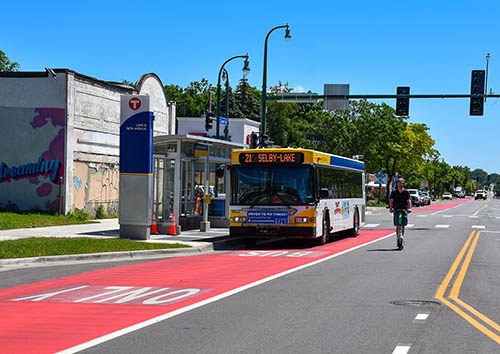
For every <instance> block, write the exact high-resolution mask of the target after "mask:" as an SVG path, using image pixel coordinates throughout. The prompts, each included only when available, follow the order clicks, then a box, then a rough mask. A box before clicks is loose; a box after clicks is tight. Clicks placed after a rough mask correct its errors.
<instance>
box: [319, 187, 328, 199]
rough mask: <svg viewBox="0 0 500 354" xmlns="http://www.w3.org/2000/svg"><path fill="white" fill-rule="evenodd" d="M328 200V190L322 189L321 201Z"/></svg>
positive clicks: (320, 192)
mask: <svg viewBox="0 0 500 354" xmlns="http://www.w3.org/2000/svg"><path fill="white" fill-rule="evenodd" d="M326 198H328V188H321V189H320V190H319V199H326Z"/></svg>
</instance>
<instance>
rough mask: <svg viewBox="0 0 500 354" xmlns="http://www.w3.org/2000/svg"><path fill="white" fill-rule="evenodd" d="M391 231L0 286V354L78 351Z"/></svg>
mask: <svg viewBox="0 0 500 354" xmlns="http://www.w3.org/2000/svg"><path fill="white" fill-rule="evenodd" d="M392 233H393V231H392V230H370V231H368V230H362V231H361V232H360V235H359V236H358V237H356V238H345V239H341V240H338V241H334V242H331V243H328V244H326V245H325V246H322V247H314V248H309V249H301V250H295V249H294V250H245V251H231V252H226V253H220V254H210V255H199V256H189V257H179V258H171V259H165V260H159V261H154V262H150V263H144V264H135V265H128V266H122V267H116V268H110V269H103V270H98V271H93V272H89V273H84V274H79V275H73V276H68V277H63V278H59V279H53V280H48V281H43V282H39V283H34V284H27V285H22V286H17V287H13V288H8V289H2V290H0V313H1V314H2V316H1V319H0V348H2V349H1V352H2V353H28V352H29V353H34V352H36V353H54V352H58V351H62V350H65V349H68V348H70V349H69V350H68V352H74V351H78V350H82V349H84V348H85V347H89V346H92V345H95V344H98V343H100V342H104V341H106V340H109V339H111V338H114V337H117V336H119V335H123V334H126V333H129V332H132V331H133V330H137V329H139V328H142V327H145V326H147V325H150V324H153V323H155V322H158V321H161V320H164V319H166V318H169V317H172V316H174V315H175V314H178V313H182V312H185V311H188V310H189V309H192V308H196V307H198V306H201V305H203V304H205V303H209V302H212V301H216V300H218V299H220V298H223V297H225V296H229V295H232V294H234V293H237V292H239V291H242V290H245V289H247V288H249V287H251V286H255V285H258V284H261V283H263V282H265V281H268V280H271V279H274V278H275V277H278V276H281V275H283V274H286V273H288V272H292V271H296V270H298V269H301V268H303V267H306V266H309V265H313V264H315V263H318V262H321V261H324V260H327V259H329V258H333V257H335V256H338V255H340V254H342V253H345V252H347V251H349V250H353V249H355V248H358V247H361V246H363V245H366V244H368V243H371V242H375V241H376V240H379V239H381V238H384V237H387V236H388V235H390V234H392ZM117 331H118V332H117ZM89 341H92V342H90V343H88V342H89ZM84 343H87V344H84ZM79 345H82V346H79ZM77 346H79V347H77Z"/></svg>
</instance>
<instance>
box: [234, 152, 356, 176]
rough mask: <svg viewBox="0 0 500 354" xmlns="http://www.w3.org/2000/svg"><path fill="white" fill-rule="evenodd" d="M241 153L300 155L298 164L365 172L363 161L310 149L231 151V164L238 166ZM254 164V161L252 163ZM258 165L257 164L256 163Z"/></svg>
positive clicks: (267, 160) (270, 160) (268, 160)
mask: <svg viewBox="0 0 500 354" xmlns="http://www.w3.org/2000/svg"><path fill="white" fill-rule="evenodd" d="M242 153H246V154H255V155H258V154H264V155H261V156H265V155H272V154H273V153H281V154H287V153H288V154H293V153H302V154H303V161H301V162H300V163H306V164H317V165H324V166H332V167H338V168H341V169H347V170H355V171H360V172H363V171H364V170H365V163H364V162H363V161H359V160H355V159H351V158H348V157H343V156H339V155H333V154H328V153H326V152H320V151H315V150H311V149H294V148H270V149H244V150H233V152H232V154H231V163H232V164H236V165H238V164H240V163H241V162H240V155H241V154H242ZM273 161H274V162H276V160H272V159H266V160H265V162H273ZM285 161H287V160H285ZM253 163H255V161H254V162H253ZM257 163H258V162H257Z"/></svg>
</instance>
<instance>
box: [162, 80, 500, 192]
mask: <svg viewBox="0 0 500 354" xmlns="http://www.w3.org/2000/svg"><path fill="white" fill-rule="evenodd" d="M210 88H213V86H211V85H210V84H209V83H208V82H207V80H205V79H202V81H201V82H196V81H195V82H191V83H190V85H189V86H188V87H186V88H182V87H180V86H177V85H168V86H165V92H166V94H167V97H168V98H169V99H170V100H175V101H177V102H178V103H177V112H178V115H179V116H193V117H197V116H201V114H202V113H203V112H204V111H205V109H206V108H207V107H208V97H209V96H208V91H209V90H210ZM221 91H222V92H221V101H222V103H221V115H222V116H224V115H226V113H225V100H226V98H225V90H224V89H222V90H221ZM292 91H293V89H291V88H289V87H288V83H287V82H285V83H283V82H281V81H279V82H278V84H277V85H275V86H272V87H271V88H270V93H269V95H280V94H283V93H289V92H292ZM261 100H262V93H261V92H260V90H258V89H257V88H256V87H253V86H250V85H249V84H248V81H247V79H246V78H243V79H241V80H240V81H239V83H238V85H237V87H236V89H235V91H234V92H233V90H232V89H231V88H230V89H229V103H230V112H229V114H230V117H243V118H249V119H253V120H256V121H260V108H261V107H260V103H261ZM213 103H214V105H215V103H216V98H213ZM212 111H215V109H212ZM266 129H267V131H266V133H267V134H268V135H269V138H270V140H271V141H273V142H274V144H275V145H278V146H283V147H303V148H311V149H316V150H320V151H325V152H329V153H333V154H337V155H342V156H347V157H351V156H353V155H363V156H364V158H363V161H364V162H365V168H366V171H367V172H368V173H376V172H377V171H379V170H383V171H384V172H385V173H387V174H388V177H389V183H392V182H393V180H394V177H395V175H396V174H398V175H399V176H402V177H404V178H405V179H406V180H407V185H408V186H409V187H413V188H420V185H421V182H422V181H424V180H426V181H428V184H429V188H430V189H431V190H436V191H438V192H440V193H442V192H443V191H452V190H453V188H454V187H458V186H460V187H465V188H466V189H467V190H468V191H472V190H474V189H475V188H476V186H480V185H481V186H482V185H485V184H487V183H488V180H487V178H488V174H487V173H486V172H484V171H483V170H474V171H472V172H471V171H470V168H469V167H467V166H453V167H451V166H449V165H448V164H447V163H446V162H444V161H443V159H440V154H439V152H438V151H437V150H435V149H434V144H435V141H434V140H433V139H432V137H431V135H430V131H429V127H427V126H426V125H425V124H420V123H409V122H408V117H399V116H396V115H395V111H394V109H393V108H392V107H390V106H388V105H386V104H385V103H381V104H376V103H372V102H368V101H366V100H361V101H350V102H349V108H348V110H346V111H335V112H330V111H325V110H323V104H322V103H321V102H320V103H316V104H312V103H284V102H278V101H267V113H266ZM499 177H500V176H499V175H496V174H492V175H490V181H489V182H490V183H495V181H496V180H498V179H499ZM474 180H475V181H476V182H474Z"/></svg>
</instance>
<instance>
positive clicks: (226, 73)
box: [222, 69, 229, 140]
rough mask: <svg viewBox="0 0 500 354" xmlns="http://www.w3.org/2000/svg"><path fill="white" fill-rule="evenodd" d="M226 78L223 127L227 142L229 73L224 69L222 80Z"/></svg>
mask: <svg viewBox="0 0 500 354" xmlns="http://www.w3.org/2000/svg"><path fill="white" fill-rule="evenodd" d="M224 76H225V77H226V79H225V80H226V119H227V122H226V126H225V127H224V140H228V137H229V73H228V72H227V70H226V69H224V73H223V74H222V79H224Z"/></svg>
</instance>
